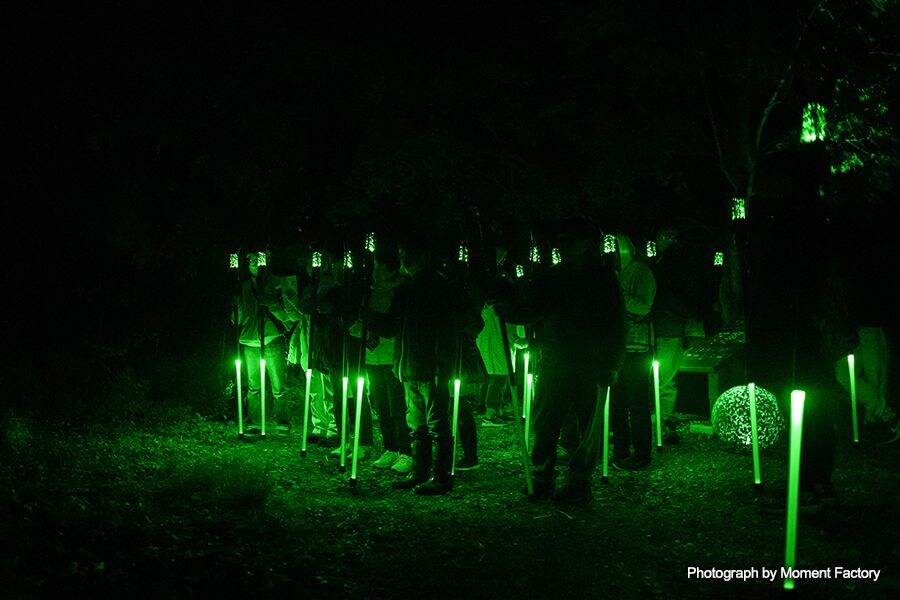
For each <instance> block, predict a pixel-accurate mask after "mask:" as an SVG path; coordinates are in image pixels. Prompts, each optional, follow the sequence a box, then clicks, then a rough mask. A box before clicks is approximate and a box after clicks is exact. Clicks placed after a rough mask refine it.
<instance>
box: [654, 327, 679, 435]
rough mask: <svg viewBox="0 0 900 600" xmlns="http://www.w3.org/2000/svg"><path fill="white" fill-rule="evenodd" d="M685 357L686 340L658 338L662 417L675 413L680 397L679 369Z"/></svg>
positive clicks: (660, 408)
mask: <svg viewBox="0 0 900 600" xmlns="http://www.w3.org/2000/svg"><path fill="white" fill-rule="evenodd" d="M682 356H684V339H683V338H680V337H672V338H657V339H656V360H658V361H659V412H660V415H661V416H662V417H668V416H671V415H672V413H674V412H675V400H676V399H677V397H678V368H679V367H680V366H681V357H682Z"/></svg>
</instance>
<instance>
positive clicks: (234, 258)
mask: <svg viewBox="0 0 900 600" xmlns="http://www.w3.org/2000/svg"><path fill="white" fill-rule="evenodd" d="M228 268H229V269H237V268H238V255H237V254H234V253H232V254H231V256H230V257H229V258H228Z"/></svg>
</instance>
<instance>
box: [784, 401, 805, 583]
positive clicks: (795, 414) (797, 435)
mask: <svg viewBox="0 0 900 600" xmlns="http://www.w3.org/2000/svg"><path fill="white" fill-rule="evenodd" d="M805 401H806V392H804V391H803V390H794V391H793V392H791V454H790V466H789V471H788V490H787V491H788V497H787V527H786V535H785V542H784V567H785V569H787V571H788V575H790V574H791V571H792V570H793V569H794V566H795V565H796V563H797V510H798V504H799V501H800V442H801V438H802V436H803V404H804V402H805ZM784 589H786V590H792V589H794V579H793V577H786V578H785V580H784Z"/></svg>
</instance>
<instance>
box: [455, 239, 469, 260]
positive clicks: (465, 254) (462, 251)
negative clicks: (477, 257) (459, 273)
mask: <svg viewBox="0 0 900 600" xmlns="http://www.w3.org/2000/svg"><path fill="white" fill-rule="evenodd" d="M457 259H458V260H459V262H462V263H467V262H469V248H468V247H467V246H466V245H465V244H464V243H460V244H459V255H458V257H457Z"/></svg>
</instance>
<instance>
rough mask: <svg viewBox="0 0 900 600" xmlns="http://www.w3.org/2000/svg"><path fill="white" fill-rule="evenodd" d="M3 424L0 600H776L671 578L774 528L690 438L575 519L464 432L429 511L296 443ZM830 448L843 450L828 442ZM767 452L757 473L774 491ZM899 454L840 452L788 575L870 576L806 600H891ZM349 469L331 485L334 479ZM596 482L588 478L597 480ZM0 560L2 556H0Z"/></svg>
mask: <svg viewBox="0 0 900 600" xmlns="http://www.w3.org/2000/svg"><path fill="white" fill-rule="evenodd" d="M162 421H163V422H164V423H165V424H160V420H155V422H153V423H131V422H120V423H117V424H111V425H98V424H83V425H79V426H77V427H76V426H72V425H71V424H66V423H62V422H46V421H45V422H37V421H33V420H28V419H24V418H17V417H15V416H11V417H9V418H7V419H6V422H5V426H4V437H3V447H2V463H0V508H2V515H3V516H2V517H0V524H2V530H3V531H4V536H3V537H4V538H5V540H6V541H5V542H4V544H5V545H6V547H7V551H6V552H4V553H3V554H4V558H2V563H0V564H2V580H3V581H4V582H6V583H5V586H6V588H5V589H4V593H5V594H7V595H9V596H10V597H34V596H45V595H52V596H58V595H62V596H71V595H79V596H83V595H86V596H99V595H110V596H113V597H118V596H123V595H139V596H142V597H143V596H150V597H195V596H198V595H201V596H207V595H210V594H212V593H213V592H220V593H222V594H223V595H226V596H229V597H230V596H233V595H238V594H241V595H243V594H246V595H250V596H253V597H276V596H279V597H285V595H287V594H289V595H290V596H291V597H303V598H361V597H371V598H388V597H409V596H411V595H422V596H423V597H432V596H438V597H455V598H459V597H469V598H488V597H490V598H566V597H599V596H601V595H611V596H613V597H622V598H630V597H642V598H664V597H665V598H672V597H709V598H716V597H721V596H722V595H733V596H736V597H741V598H768V597H770V596H771V595H772V594H773V593H776V592H778V588H779V585H778V584H777V583H776V584H772V583H768V582H763V581H750V582H737V581H732V582H729V583H724V582H715V581H697V580H688V579H687V575H686V574H687V568H688V567H689V566H699V567H703V568H711V567H717V568H749V567H753V566H757V567H762V566H766V567H769V568H775V567H779V566H780V565H781V560H782V552H783V546H784V539H783V535H784V534H783V517H779V516H768V515H762V514H761V513H759V511H758V510H756V508H755V507H754V505H753V498H754V492H753V490H752V464H751V462H750V457H749V456H747V455H741V454H735V453H730V452H725V451H724V450H723V448H722V446H721V445H720V444H719V443H718V442H716V441H715V440H713V439H712V438H709V437H707V436H704V435H700V434H693V435H692V434H686V435H685V436H684V438H683V441H682V443H681V444H680V445H679V446H676V447H672V448H667V449H666V450H665V451H663V452H661V453H659V454H658V455H657V456H656V457H655V458H654V468H653V469H652V470H650V471H646V472H639V473H620V472H615V471H614V472H611V478H610V479H611V480H610V483H609V484H608V485H602V484H600V483H599V481H598V482H597V483H596V484H595V501H594V502H593V503H591V504H590V505H588V506H587V507H585V508H574V509H573V508H562V507H557V506H555V505H553V504H550V503H539V504H532V503H528V502H525V501H524V500H523V499H522V498H521V496H520V492H519V489H520V488H521V486H522V484H523V478H522V476H521V472H520V466H519V465H520V462H519V460H518V459H517V456H516V455H515V453H514V450H515V448H516V445H515V439H514V436H513V432H512V428H510V427H503V428H486V429H481V430H480V431H479V436H480V442H479V443H480V458H481V461H482V464H483V466H482V468H481V469H479V470H476V471H471V472H467V473H460V474H459V476H458V479H457V485H456V486H455V488H454V491H453V492H452V493H451V494H450V495H448V496H445V497H439V498H422V497H418V496H415V495H414V494H411V493H408V492H399V491H394V490H392V489H391V488H390V482H391V480H392V477H391V475H390V474H388V473H382V472H376V471H375V470H374V469H372V468H371V466H370V465H369V464H364V465H363V466H362V468H361V469H360V475H359V485H358V486H357V487H356V488H354V489H351V488H350V487H349V486H348V485H347V482H346V480H347V474H340V473H338V470H337V462H336V461H335V460H333V459H329V457H328V451H326V450H322V449H319V448H317V447H313V448H311V450H310V453H309V456H307V457H306V458H301V457H300V456H299V452H298V450H299V439H298V437H297V436H296V435H294V436H284V437H272V438H271V439H268V440H265V441H260V442H255V443H248V442H241V441H238V440H237V436H236V433H235V427H234V426H233V425H232V424H229V423H225V422H219V421H210V420H205V419H202V418H198V417H196V416H192V417H188V416H185V415H183V414H179V416H178V417H173V418H172V419H170V420H169V421H168V422H165V420H162ZM843 439H845V440H846V436H845V437H844V438H843ZM785 458H786V452H785V448H784V447H783V445H782V446H778V447H776V448H773V449H772V450H770V451H768V452H766V453H764V455H763V477H764V480H765V481H771V480H772V479H775V478H783V477H784V475H783V474H784V473H786V463H785ZM898 463H900V448H898V447H897V445H893V446H886V447H868V446H864V447H862V448H850V447H849V446H848V445H847V444H846V443H842V444H841V446H840V447H839V452H838V464H837V469H836V471H835V476H834V480H835V483H836V485H837V488H838V491H839V493H840V495H841V498H842V502H841V504H840V505H839V506H838V507H836V508H833V509H830V510H829V511H827V512H825V513H823V514H819V515H811V516H804V517H803V519H802V521H801V525H800V530H799V540H800V541H799V550H798V552H799V563H800V564H799V565H798V566H800V567H804V568H824V567H829V566H835V565H842V566H845V567H864V568H876V569H882V574H881V578H880V580H879V581H878V582H877V583H873V582H853V581H835V580H831V581H828V580H820V581H813V580H807V581H803V582H800V585H799V591H800V593H806V594H810V595H811V597H812V596H814V597H823V598H832V597H835V598H838V597H847V596H849V595H852V596H853V597H855V598H881V597H891V596H894V595H896V594H897V593H898V592H900V579H898V576H900V552H898V549H897V544H896V540H897V539H898V536H897V533H898V528H897V525H896V524H897V523H900V490H898V485H897V475H896V474H897V466H898ZM348 470H349V469H348ZM598 480H599V477H598ZM9 550H11V552H10V551H9Z"/></svg>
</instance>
